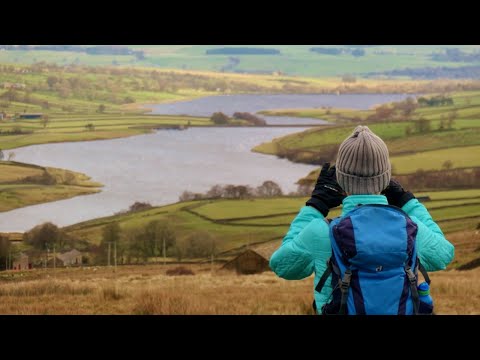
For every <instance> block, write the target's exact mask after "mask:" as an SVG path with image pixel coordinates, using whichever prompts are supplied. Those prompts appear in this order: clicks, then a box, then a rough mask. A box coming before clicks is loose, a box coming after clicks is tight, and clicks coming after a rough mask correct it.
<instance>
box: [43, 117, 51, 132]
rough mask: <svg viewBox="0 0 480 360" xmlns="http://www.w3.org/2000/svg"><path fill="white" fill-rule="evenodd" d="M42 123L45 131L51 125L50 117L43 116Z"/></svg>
mask: <svg viewBox="0 0 480 360" xmlns="http://www.w3.org/2000/svg"><path fill="white" fill-rule="evenodd" d="M41 123H42V125H43V128H44V129H45V128H46V127H47V125H48V124H49V123H50V118H49V117H48V115H43V116H42V119H41Z"/></svg>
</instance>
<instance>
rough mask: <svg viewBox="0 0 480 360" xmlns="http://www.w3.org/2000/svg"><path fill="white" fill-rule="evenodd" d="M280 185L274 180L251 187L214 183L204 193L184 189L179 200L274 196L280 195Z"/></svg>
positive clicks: (281, 192) (281, 193)
mask: <svg viewBox="0 0 480 360" xmlns="http://www.w3.org/2000/svg"><path fill="white" fill-rule="evenodd" d="M282 195H283V191H282V189H281V187H280V186H279V185H278V184H277V183H276V182H274V181H271V180H268V181H264V182H263V184H262V185H260V186H257V187H256V188H253V187H251V186H248V185H214V186H212V187H211V188H210V190H208V191H207V192H206V193H205V194H201V193H194V192H191V191H184V192H183V193H182V194H181V195H180V197H179V200H180V201H191V200H200V199H220V198H224V199H245V198H252V197H275V196H282Z"/></svg>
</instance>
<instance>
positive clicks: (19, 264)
mask: <svg viewBox="0 0 480 360" xmlns="http://www.w3.org/2000/svg"><path fill="white" fill-rule="evenodd" d="M31 268H32V265H31V264H30V263H29V262H28V255H27V254H24V253H20V254H18V256H16V257H15V259H14V260H13V264H12V269H13V270H27V269H31Z"/></svg>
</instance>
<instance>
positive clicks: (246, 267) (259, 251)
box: [222, 241, 280, 274]
mask: <svg viewBox="0 0 480 360" xmlns="http://www.w3.org/2000/svg"><path fill="white" fill-rule="evenodd" d="M279 246H280V244H279V243H278V242H277V241H275V242H274V243H268V244H262V245H258V246H256V247H250V248H248V249H246V250H245V251H243V252H242V253H241V254H239V255H238V256H236V257H235V258H233V259H232V260H230V261H229V262H227V263H226V264H225V265H223V267H222V269H227V270H235V271H236V272H237V274H259V273H261V272H264V271H269V270H270V266H269V261H270V257H271V256H272V254H273V253H274V252H275V250H277V249H278V247H279Z"/></svg>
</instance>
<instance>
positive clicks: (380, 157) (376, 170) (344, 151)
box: [336, 126, 391, 195]
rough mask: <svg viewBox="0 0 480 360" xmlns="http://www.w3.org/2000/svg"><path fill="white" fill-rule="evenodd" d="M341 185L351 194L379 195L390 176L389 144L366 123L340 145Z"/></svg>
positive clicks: (337, 162)
mask: <svg viewBox="0 0 480 360" xmlns="http://www.w3.org/2000/svg"><path fill="white" fill-rule="evenodd" d="M336 168H337V171H336V173H337V181H338V184H339V185H340V186H341V187H342V188H343V190H345V191H346V192H347V193H348V194H350V195H360V194H378V193H380V192H381V191H382V190H383V189H385V188H386V187H387V186H388V184H389V182H390V177H391V165H390V160H389V157H388V148H387V145H385V143H384V142H383V140H382V139H380V138H379V137H378V136H377V135H375V134H374V133H373V132H372V131H371V130H370V129H369V128H368V127H367V126H357V127H356V128H355V130H354V131H353V134H352V135H350V136H349V137H348V138H346V139H345V140H344V141H343V143H342V144H341V145H340V148H339V150H338V155H337V161H336Z"/></svg>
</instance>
